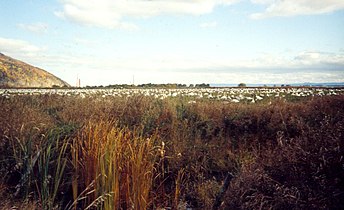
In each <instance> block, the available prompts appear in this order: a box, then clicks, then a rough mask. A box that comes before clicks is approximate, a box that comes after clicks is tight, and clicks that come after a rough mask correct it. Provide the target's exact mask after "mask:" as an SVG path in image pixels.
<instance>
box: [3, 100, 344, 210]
mask: <svg viewBox="0 0 344 210" xmlns="http://www.w3.org/2000/svg"><path fill="white" fill-rule="evenodd" d="M343 104H344V97H343V96H333V97H319V98H317V97H315V98H309V99H307V100H303V101H298V102H288V101H284V100H278V99H276V100H273V101H272V102H271V104H268V103H263V102H262V103H259V104H254V105H252V104H240V103H239V104H226V103H223V102H220V101H211V100H205V101H197V103H192V104H188V103H187V100H184V99H182V98H172V99H166V100H157V99H154V98H152V97H143V96H134V97H130V98H119V97H118V98H102V97H97V96H95V97H90V98H84V99H81V98H77V97H64V96H57V95H52V96H16V97H14V98H10V99H5V98H1V97H0V140H1V141H0V198H1V199H3V200H4V202H3V203H0V208H5V209H6V208H7V209H9V208H12V207H14V206H16V207H20V208H22V209H25V208H30V209H33V208H34V207H36V209H75V210H76V209H157V208H174V209H177V208H182V207H184V208H186V207H187V206H189V207H192V208H198V209H209V208H211V207H212V206H213V203H214V201H215V197H216V195H217V194H218V192H219V191H220V190H221V186H222V185H223V181H224V180H225V177H226V174H228V172H231V173H233V174H234V175H235V178H234V179H233V180H232V181H231V185H230V187H229V188H228V190H227V192H226V195H225V199H224V202H222V203H223V204H222V206H220V207H219V208H220V209H221V208H223V209H257V208H264V209H269V208H275V209H285V208H291V209H307V208H324V209H335V208H338V207H343V204H342V202H341V201H342V200H344V187H343V186H344V185H343V183H344V181H343V178H342V177H344V169H343V167H342V166H343V164H344V162H343V161H344V158H343V154H344V151H343V148H344V146H343V138H342V137H343V135H344V130H343V128H344V111H343V110H344V107H343Z"/></svg>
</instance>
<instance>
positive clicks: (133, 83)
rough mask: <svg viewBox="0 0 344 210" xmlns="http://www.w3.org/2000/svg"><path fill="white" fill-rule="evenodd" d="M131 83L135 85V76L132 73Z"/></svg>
mask: <svg viewBox="0 0 344 210" xmlns="http://www.w3.org/2000/svg"><path fill="white" fill-rule="evenodd" d="M133 85H135V76H134V75H133Z"/></svg>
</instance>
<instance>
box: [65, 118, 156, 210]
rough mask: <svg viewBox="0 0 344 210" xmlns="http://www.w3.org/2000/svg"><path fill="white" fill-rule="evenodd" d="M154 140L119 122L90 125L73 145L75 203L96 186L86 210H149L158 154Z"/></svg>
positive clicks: (87, 196) (88, 196) (88, 194)
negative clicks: (124, 209)
mask: <svg viewBox="0 0 344 210" xmlns="http://www.w3.org/2000/svg"><path fill="white" fill-rule="evenodd" d="M153 138H154V137H153ZM154 140H155V139H150V138H149V139H144V138H143V137H141V136H140V135H139V134H137V133H135V132H130V131H129V130H128V129H126V128H119V127H118V126H117V124H116V123H115V122H111V121H110V122H108V121H102V122H89V123H88V124H87V125H85V126H84V127H83V128H82V130H81V132H80V133H79V134H78V136H77V137H76V139H75V140H74V141H73V143H72V148H73V149H72V153H73V154H72V163H73V167H74V176H73V181H72V189H73V197H74V200H77V199H78V197H79V193H78V192H79V191H83V190H84V189H87V188H89V186H90V185H91V184H92V182H94V186H93V187H92V188H91V189H89V192H87V193H85V196H86V198H85V200H84V201H83V202H82V203H81V204H80V205H81V206H82V207H84V208H87V207H88V206H90V205H91V206H92V207H94V208H97V209H120V208H122V207H123V208H134V209H147V207H148V206H149V204H150V198H149V196H150V191H151V186H152V180H153V174H154V165H155V156H156V154H157V149H156V148H155V147H154ZM77 206H78V202H74V208H77Z"/></svg>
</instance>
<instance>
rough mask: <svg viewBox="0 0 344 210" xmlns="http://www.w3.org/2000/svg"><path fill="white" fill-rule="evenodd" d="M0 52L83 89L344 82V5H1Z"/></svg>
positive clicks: (334, 1) (204, 1) (224, 1)
mask: <svg viewBox="0 0 344 210" xmlns="http://www.w3.org/2000/svg"><path fill="white" fill-rule="evenodd" d="M0 52H1V53H3V54H5V55H8V56H11V57H13V58H16V59H19V60H22V61H24V62H26V63H29V64H31V65H34V66H37V67H40V68H43V69H45V70H47V71H49V72H51V73H53V74H54V75H56V76H58V77H60V78H61V79H63V80H65V81H66V82H68V83H69V84H71V85H75V84H76V82H77V78H80V80H81V85H82V86H86V85H109V84H132V83H134V84H143V83H183V84H198V83H210V84H237V83H241V82H243V83H247V84H291V83H302V82H344V1H343V0H2V1H0Z"/></svg>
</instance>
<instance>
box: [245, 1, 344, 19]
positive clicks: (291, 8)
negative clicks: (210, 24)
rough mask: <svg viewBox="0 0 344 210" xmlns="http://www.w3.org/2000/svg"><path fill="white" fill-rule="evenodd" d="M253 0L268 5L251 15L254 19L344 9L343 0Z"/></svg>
mask: <svg viewBox="0 0 344 210" xmlns="http://www.w3.org/2000/svg"><path fill="white" fill-rule="evenodd" d="M251 2H252V3H254V4H262V5H265V6H266V10H265V11H264V12H261V13H254V14H251V15H250V17H251V18H253V19H263V18H270V17H276V16H280V17H291V16H297V15H317V14H324V13H329V12H333V11H336V10H342V9H344V1H343V0H251Z"/></svg>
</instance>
